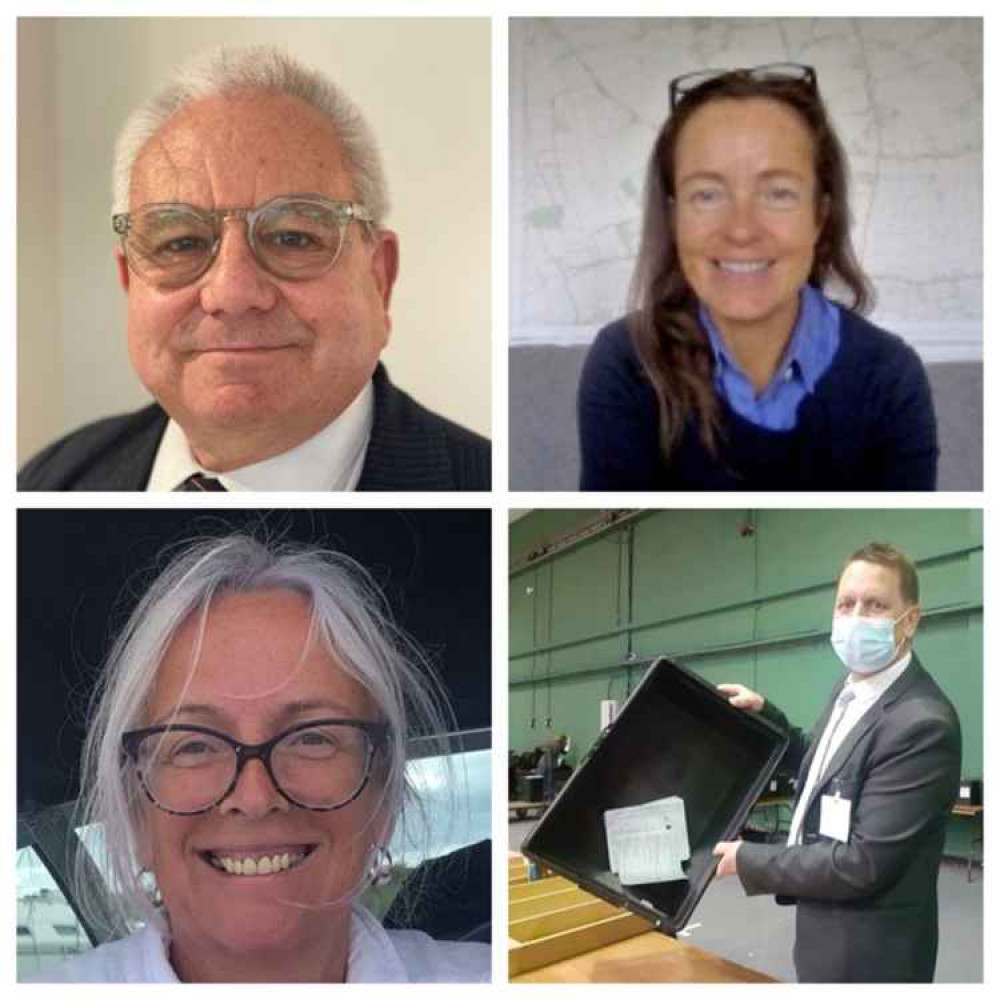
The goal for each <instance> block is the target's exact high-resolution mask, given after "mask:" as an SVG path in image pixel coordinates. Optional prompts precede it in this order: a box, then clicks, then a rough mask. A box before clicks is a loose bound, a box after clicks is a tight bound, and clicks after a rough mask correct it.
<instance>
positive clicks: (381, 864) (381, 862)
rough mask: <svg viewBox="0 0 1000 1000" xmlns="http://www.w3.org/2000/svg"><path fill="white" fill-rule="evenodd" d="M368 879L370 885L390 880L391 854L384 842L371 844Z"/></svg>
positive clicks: (385, 882) (386, 882)
mask: <svg viewBox="0 0 1000 1000" xmlns="http://www.w3.org/2000/svg"><path fill="white" fill-rule="evenodd" d="M368 881H369V882H371V884H372V885H386V884H388V883H389V882H391V881H392V855H391V854H390V853H389V848H388V847H386V846H385V845H384V844H372V860H371V864H370V865H369V867H368Z"/></svg>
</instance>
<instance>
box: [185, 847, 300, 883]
mask: <svg viewBox="0 0 1000 1000" xmlns="http://www.w3.org/2000/svg"><path fill="white" fill-rule="evenodd" d="M315 849H316V847H315V845H312V846H305V847H300V848H291V849H289V850H276V851H265V852H254V853H252V854H250V853H248V852H245V851H240V852H236V851H233V852H227V851H225V850H220V851H202V852H200V855H201V858H202V859H203V860H204V861H206V862H207V863H208V864H210V865H211V866H212V867H213V868H217V869H218V870H219V871H224V872H226V874H228V875H239V876H243V877H245V876H253V877H259V876H261V875H280V874H281V873H282V872H286V871H290V870H291V869H293V868H297V867H298V866H299V865H301V864H302V862H303V861H305V859H306V858H307V857H309V855H310V854H312V852H313V851H314V850H315Z"/></svg>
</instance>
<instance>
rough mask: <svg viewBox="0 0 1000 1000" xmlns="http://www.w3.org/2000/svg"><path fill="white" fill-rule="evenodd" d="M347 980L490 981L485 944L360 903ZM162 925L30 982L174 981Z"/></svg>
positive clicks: (352, 932)
mask: <svg viewBox="0 0 1000 1000" xmlns="http://www.w3.org/2000/svg"><path fill="white" fill-rule="evenodd" d="M350 935H351V947H350V952H349V954H348V957H347V982H349V983H474V982H489V980H490V947H489V945H486V944H474V943H471V942H465V941H435V940H433V938H430V937H428V936H427V935H426V934H424V933H423V932H422V931H387V930H386V929H385V928H384V927H383V926H382V925H381V924H380V923H379V922H378V921H377V920H376V919H375V917H373V916H372V915H371V913H369V912H368V911H367V910H366V909H365V908H364V907H362V906H354V907H353V908H352V910H351V930H350ZM168 941H169V936H168V934H167V933H166V931H165V929H163V928H158V927H155V926H153V925H148V926H146V927H144V928H142V930H138V931H136V932H135V933H134V934H130V935H129V936H128V937H127V938H122V940H120V941H112V942H110V943H109V944H105V945H101V946H100V947H99V948H95V949H94V950H93V951H88V952H84V953H83V954H82V955H77V956H75V957H74V958H71V959H69V961H66V962H63V963H61V964H59V965H56V966H53V967H51V968H50V969H46V970H45V971H44V972H42V973H41V974H40V975H38V976H33V977H31V978H30V979H29V980H27V981H30V982H35V983H176V982H179V981H180V980H178V978H177V974H176V973H175V972H174V969H173V966H172V965H171V964H170V959H169V957H168Z"/></svg>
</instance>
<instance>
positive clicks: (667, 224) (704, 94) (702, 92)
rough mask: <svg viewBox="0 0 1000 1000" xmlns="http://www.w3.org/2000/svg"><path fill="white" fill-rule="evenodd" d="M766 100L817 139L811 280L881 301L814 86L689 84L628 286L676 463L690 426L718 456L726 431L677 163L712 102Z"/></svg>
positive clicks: (661, 160) (649, 182)
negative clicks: (687, 255)
mask: <svg viewBox="0 0 1000 1000" xmlns="http://www.w3.org/2000/svg"><path fill="white" fill-rule="evenodd" d="M750 98H767V99H769V100H774V101H780V102H781V103H782V104H785V105H787V106H788V107H790V108H792V109H793V110H794V111H795V112H796V113H797V114H798V115H799V116H800V118H801V119H802V120H803V122H804V123H805V125H806V127H807V128H808V129H809V132H810V134H811V135H812V137H813V148H814V155H815V167H816V182H817V183H816V198H817V203H816V210H817V212H819V210H820V204H821V200H822V199H825V202H826V206H827V209H826V219H825V222H824V224H823V227H822V230H821V232H820V235H819V239H818V241H817V243H816V250H815V255H814V257H813V266H812V270H811V272H810V274H809V279H808V280H809V284H811V285H814V286H815V287H817V288H823V287H824V285H825V284H826V283H827V281H830V280H831V279H834V280H837V281H839V282H840V283H841V284H842V285H843V286H844V287H845V288H846V289H847V291H848V292H849V296H848V302H847V304H848V305H849V306H850V308H852V309H854V310H856V311H858V312H862V313H863V312H866V311H868V309H870V308H871V305H872V304H873V301H874V293H873V291H872V287H871V284H870V282H869V281H868V278H867V277H866V276H865V273H864V271H863V270H862V269H861V265H860V263H859V262H858V259H857V256H856V254H855V252H854V248H853V246H852V245H851V237H850V210H849V206H848V170H847V157H846V155H845V154H844V150H843V147H842V146H841V144H840V140H839V139H838V138H837V135H836V133H835V132H834V130H833V126H832V125H831V123H830V119H829V117H828V115H827V113H826V108H825V107H824V105H823V100H822V98H821V97H820V95H819V93H818V91H817V90H815V89H813V88H812V87H811V86H808V85H807V84H805V83H804V82H799V81H795V80H788V79H782V78H779V77H765V78H763V79H760V78H754V77H752V76H750V75H749V74H747V73H746V72H744V71H739V70H735V71H733V72H732V73H725V74H723V75H721V76H718V77H715V78H713V79H711V80H709V81H707V82H706V83H703V84H702V85H701V86H700V87H697V88H695V89H694V90H692V91H691V92H690V93H689V94H687V96H685V97H684V98H683V100H682V101H681V102H680V103H679V104H678V106H677V107H676V109H675V110H674V111H673V113H672V114H671V115H670V117H669V118H668V119H667V120H666V122H664V124H663V127H662V128H661V129H660V133H659V135H658V136H657V138H656V143H655V145H654V146H653V152H652V155H651V157H650V161H649V167H648V169H647V173H646V184H645V191H644V211H643V223H642V239H641V244H640V248H639V257H638V260H637V261H636V266H635V272H634V274H633V277H632V284H631V287H630V289H629V306H630V317H629V326H630V330H631V334H632V339H633V342H634V343H635V347H636V350H637V352H638V354H639V358H640V360H641V361H642V364H643V367H644V369H645V371H646V374H647V376H648V377H649V380H650V382H651V383H652V385H653V389H654V390H655V392H656V397H657V400H658V403H659V415H660V428H659V431H660V449H661V451H662V453H663V455H664V457H665V458H667V459H669V458H670V455H671V454H672V452H673V450H674V448H675V447H676V446H677V444H678V442H679V440H680V437H681V435H682V434H683V432H684V429H685V427H686V426H687V424H688V423H690V422H692V421H696V422H697V425H698V431H699V435H700V437H701V440H702V443H703V444H704V446H705V447H706V448H707V449H708V450H709V452H710V453H711V454H713V455H717V454H718V450H719V441H720V437H721V433H722V428H721V422H720V406H719V399H718V396H717V395H716V392H715V386H714V382H713V365H714V359H713V355H712V350H711V346H710V344H709V340H708V335H707V334H706V333H705V331H704V330H703V329H702V328H701V325H700V323H699V321H698V299H697V297H696V296H695V293H694V290H693V289H692V288H691V286H690V285H689V284H688V281H687V278H685V277H684V273H683V271H682V270H681V265H680V258H679V255H678V252H677V241H676V234H675V219H674V212H675V202H674V195H675V188H674V185H675V176H674V164H675V158H676V152H677V142H678V138H679V136H680V134H681V131H682V130H683V128H684V125H685V124H686V122H687V121H688V120H689V119H690V118H691V116H692V115H693V114H694V113H695V112H696V111H697V110H698V109H699V108H701V107H703V106H704V105H706V104H708V103H709V102H710V101H717V100H748V99H750Z"/></svg>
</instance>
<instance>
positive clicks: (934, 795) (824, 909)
mask: <svg viewBox="0 0 1000 1000" xmlns="http://www.w3.org/2000/svg"><path fill="white" fill-rule="evenodd" d="M840 690H841V685H838V686H837V691H836V692H835V694H834V697H833V698H832V699H831V701H830V704H829V705H828V706H827V709H826V711H825V712H824V713H823V715H822V717H821V718H820V720H819V722H817V724H816V727H815V729H813V732H812V736H811V737H810V739H809V740H807V739H806V738H805V737H804V735H803V733H802V732H801V730H792V741H791V745H790V747H789V754H790V755H791V756H790V760H789V762H790V763H791V764H792V765H793V766H794V765H795V764H797V763H801V766H800V767H799V785H798V787H799V788H800V789H804V788H805V782H806V775H807V774H808V773H809V765H810V764H811V762H812V757H813V754H814V753H815V751H816V745H817V744H818V743H819V740H820V737H821V736H822V734H823V730H824V729H825V728H826V724H827V720H828V719H829V718H830V713H831V712H832V711H833V707H834V702H835V701H836V694H839V692H840ZM764 712H765V714H768V715H769V716H770V717H771V718H772V719H773V720H774V721H777V722H779V723H780V724H783V725H784V726H785V727H786V728H788V720H787V719H785V717H784V715H782V714H781V712H780V711H778V710H777V709H775V708H774V707H773V706H771V705H765V708H764ZM961 754H962V736H961V730H960V729H959V723H958V716H957V715H956V714H955V709H954V708H953V707H952V705H951V702H950V701H948V698H947V697H946V696H945V695H944V693H943V692H942V691H941V689H940V688H939V687H938V686H937V684H936V683H935V682H934V679H933V678H932V677H931V676H930V674H928V673H927V671H926V670H924V668H923V667H922V666H921V665H920V663H919V661H918V660H917V658H916V656H914V658H913V661H912V662H911V663H910V665H909V666H908V667H907V668H906V670H904V671H903V673H902V675H901V676H900V677H899V678H897V679H896V681H895V682H894V683H893V684H892V685H891V686H890V688H889V690H888V691H886V692H885V694H883V695H882V697H881V698H880V699H879V700H878V701H877V702H876V703H875V704H874V705H872V706H871V708H869V709H868V711H867V712H866V713H865V715H864V716H862V718H861V720H860V721H859V722H858V723H857V725H856V726H855V727H854V728H853V729H852V730H851V731H850V732H849V733H848V735H847V737H846V739H845V740H844V742H843V744H842V745H841V746H840V748H839V749H838V750H837V752H836V753H835V754H834V755H833V757H832V759H831V760H830V763H829V764H828V765H827V768H826V771H825V772H824V774H823V777H822V779H821V780H820V781H819V782H818V783H817V785H816V788H815V789H814V791H813V793H812V795H811V796H810V800H809V805H808V810H807V812H806V814H805V817H804V819H803V823H802V844H801V845H800V846H795V847H782V846H777V845H770V844H752V843H744V844H743V845H742V846H741V847H740V849H739V852H738V853H737V855H736V868H737V871H738V873H739V877H740V881H741V882H742V883H743V888H744V889H745V890H746V892H747V894H748V895H751V896H753V895H758V894H761V893H773V894H775V895H777V897H778V902H779V903H791V902H794V903H797V913H796V922H795V955H794V957H795V969H796V972H797V973H798V977H799V981H800V982H930V981H931V980H933V978H934V964H935V962H936V960H937V943H938V926H937V877H938V866H939V864H940V862H941V855H942V852H943V850H944V839H945V829H946V826H947V823H948V816H949V814H950V812H951V807H952V805H953V804H954V803H955V800H956V795H957V794H958V784H959V772H960V767H961ZM838 790H839V791H840V794H841V796H842V797H844V798H849V799H850V800H851V827H850V836H849V840H848V842H847V843H846V844H842V843H840V842H838V841H835V840H832V839H830V838H828V837H823V836H820V833H819V823H820V797H821V796H822V795H823V794H831V795H833V794H836V792H837V791H838ZM789 897H791V898H789Z"/></svg>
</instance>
